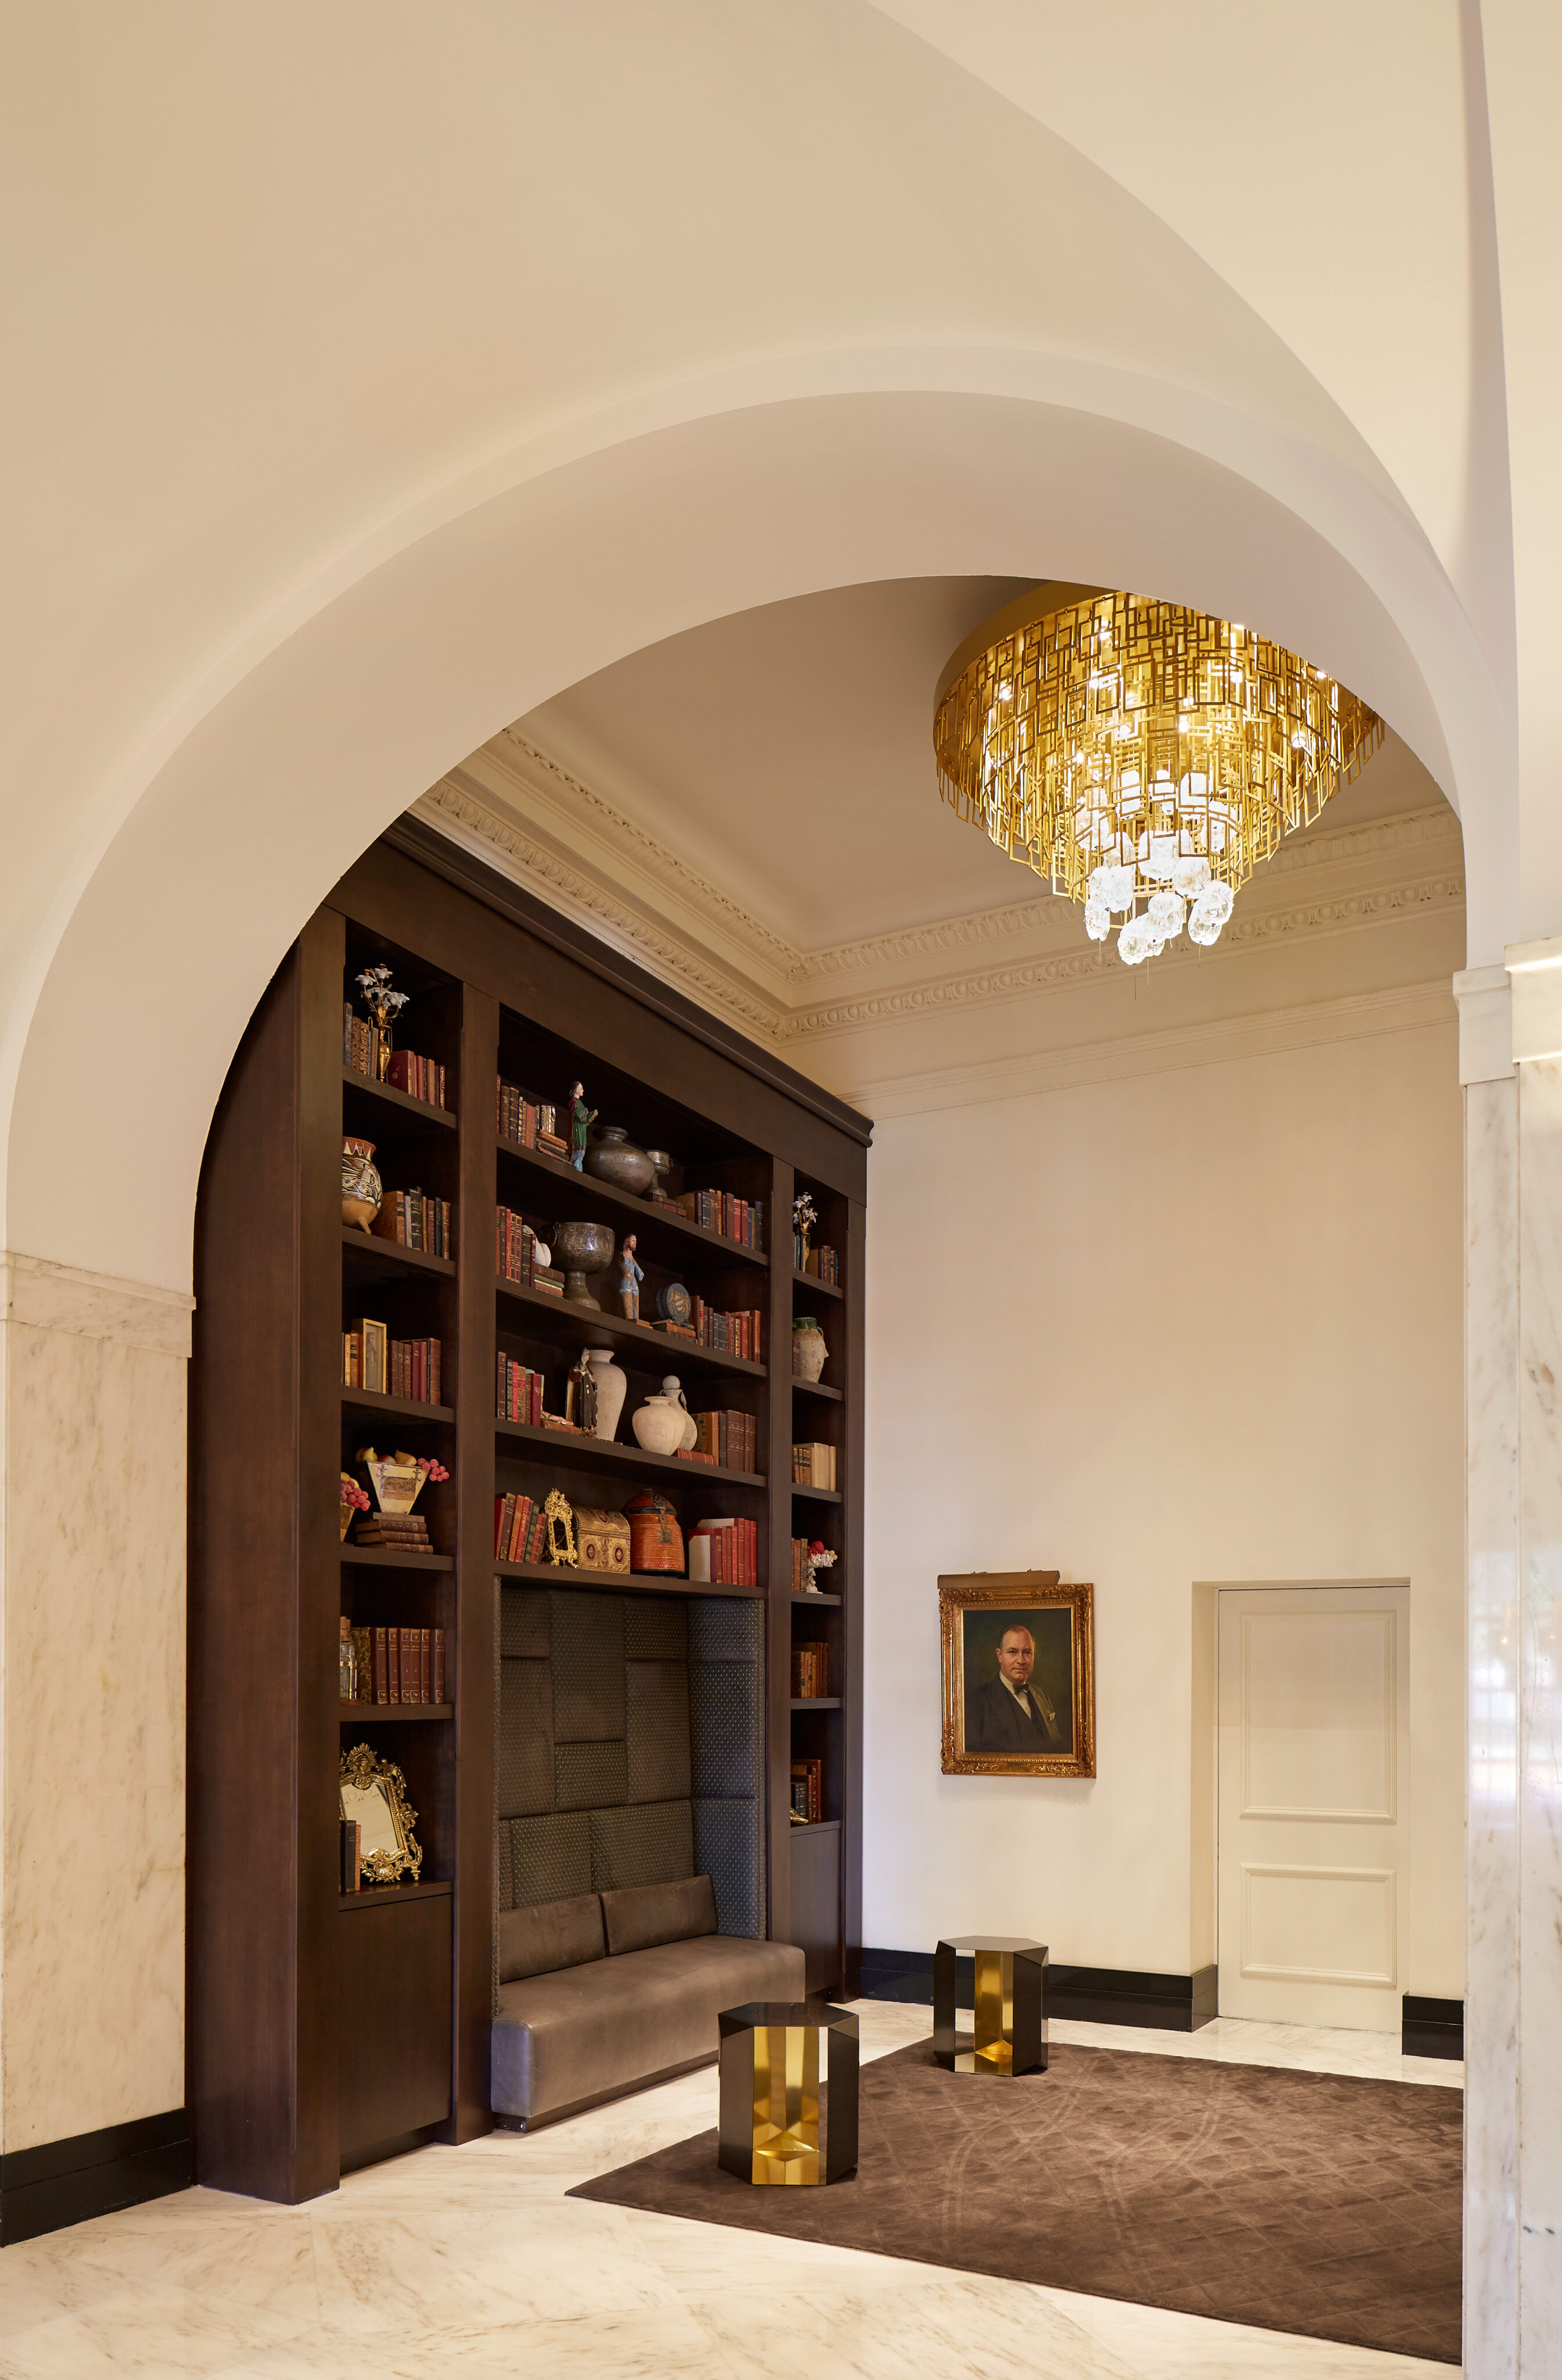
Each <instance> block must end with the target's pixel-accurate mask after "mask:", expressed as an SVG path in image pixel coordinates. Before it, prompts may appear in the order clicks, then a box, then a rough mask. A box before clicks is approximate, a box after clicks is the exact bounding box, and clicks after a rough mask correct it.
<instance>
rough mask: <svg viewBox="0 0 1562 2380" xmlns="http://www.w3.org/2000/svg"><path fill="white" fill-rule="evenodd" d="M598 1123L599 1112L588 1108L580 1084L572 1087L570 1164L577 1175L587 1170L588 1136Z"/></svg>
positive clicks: (574, 1084) (573, 1084)
mask: <svg viewBox="0 0 1562 2380" xmlns="http://www.w3.org/2000/svg"><path fill="white" fill-rule="evenodd" d="M596 1121H597V1111H596V1109H595V1108H588V1107H587V1104H586V1100H585V1098H584V1097H583V1095H582V1089H581V1086H580V1085H579V1084H578V1083H572V1084H571V1085H570V1163H571V1164H572V1165H573V1166H574V1168H575V1172H577V1173H581V1172H584V1171H585V1168H586V1135H587V1133H588V1132H589V1131H590V1129H591V1126H592V1125H593V1124H594V1123H596Z"/></svg>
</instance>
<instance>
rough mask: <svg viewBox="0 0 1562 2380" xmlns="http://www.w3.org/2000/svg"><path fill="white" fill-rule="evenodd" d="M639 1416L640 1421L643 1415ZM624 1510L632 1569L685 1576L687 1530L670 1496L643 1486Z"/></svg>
mask: <svg viewBox="0 0 1562 2380" xmlns="http://www.w3.org/2000/svg"><path fill="white" fill-rule="evenodd" d="M644 1410H645V1408H644V1406H642V1407H641V1412H644ZM635 1418H636V1421H638V1420H639V1418H640V1415H639V1414H636V1416H635ZM624 1513H625V1516H626V1518H627V1520H628V1523H629V1567H630V1569H631V1570H640V1571H675V1572H676V1573H678V1575H679V1576H680V1577H682V1575H683V1571H684V1532H683V1530H682V1529H681V1528H680V1527H679V1525H678V1515H677V1513H676V1512H674V1511H673V1509H672V1505H671V1504H670V1503H669V1502H668V1500H667V1499H666V1497H665V1496H659V1495H658V1494H657V1492H656V1490H655V1489H654V1488H641V1490H640V1492H639V1494H638V1495H637V1496H631V1498H630V1499H629V1501H628V1503H627V1504H625V1506H624Z"/></svg>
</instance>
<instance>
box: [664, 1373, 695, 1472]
mask: <svg viewBox="0 0 1562 2380" xmlns="http://www.w3.org/2000/svg"><path fill="white" fill-rule="evenodd" d="M661 1393H662V1395H663V1396H664V1397H665V1398H666V1399H667V1402H668V1403H669V1404H670V1405H681V1406H682V1407H683V1410H684V1437H683V1451H684V1452H685V1453H686V1452H687V1451H688V1450H689V1449H690V1448H691V1447H695V1446H697V1445H698V1444H699V1427H698V1425H697V1424H696V1420H695V1417H694V1415H693V1414H692V1413H691V1412H690V1411H689V1401H688V1399H687V1397H686V1396H685V1395H684V1391H683V1390H682V1388H681V1387H680V1386H679V1382H678V1375H677V1373H676V1372H669V1373H668V1375H667V1378H665V1379H664V1380H663V1382H662V1384H661Z"/></svg>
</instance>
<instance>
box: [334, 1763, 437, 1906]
mask: <svg viewBox="0 0 1562 2380" xmlns="http://www.w3.org/2000/svg"><path fill="white" fill-rule="evenodd" d="M340 1805H341V1815H342V1816H343V1817H344V1818H356V1819H357V1823H358V1825H359V1826H360V1827H361V1828H363V1866H362V1876H363V1880H364V1882H365V1884H366V1885H375V1884H399V1883H400V1882H401V1880H402V1878H403V1876H408V1877H410V1879H411V1881H412V1882H413V1883H414V1884H416V1883H417V1881H418V1871H419V1870H420V1868H421V1867H422V1865H423V1852H422V1850H421V1848H420V1846H419V1844H418V1839H417V1837H416V1836H415V1835H414V1833H413V1831H412V1828H413V1823H414V1821H415V1819H416V1818H417V1816H418V1813H417V1811H416V1810H415V1809H414V1808H413V1807H412V1804H411V1803H409V1802H408V1800H407V1798H406V1778H405V1777H404V1776H403V1775H402V1772H401V1770H400V1769H399V1768H398V1767H396V1766H395V1764H394V1761H390V1760H381V1758H380V1755H379V1754H378V1753H377V1752H375V1751H374V1749H373V1747H372V1746H371V1745H369V1744H367V1743H356V1744H354V1746H353V1748H352V1750H351V1752H344V1754H343V1755H342V1771H341V1788H340Z"/></svg>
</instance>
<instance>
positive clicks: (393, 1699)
mask: <svg viewBox="0 0 1562 2380" xmlns="http://www.w3.org/2000/svg"><path fill="white" fill-rule="evenodd" d="M385 1700H386V1701H387V1702H388V1703H399V1702H400V1701H401V1630H400V1629H399V1628H387V1629H386V1631H385Z"/></svg>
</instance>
